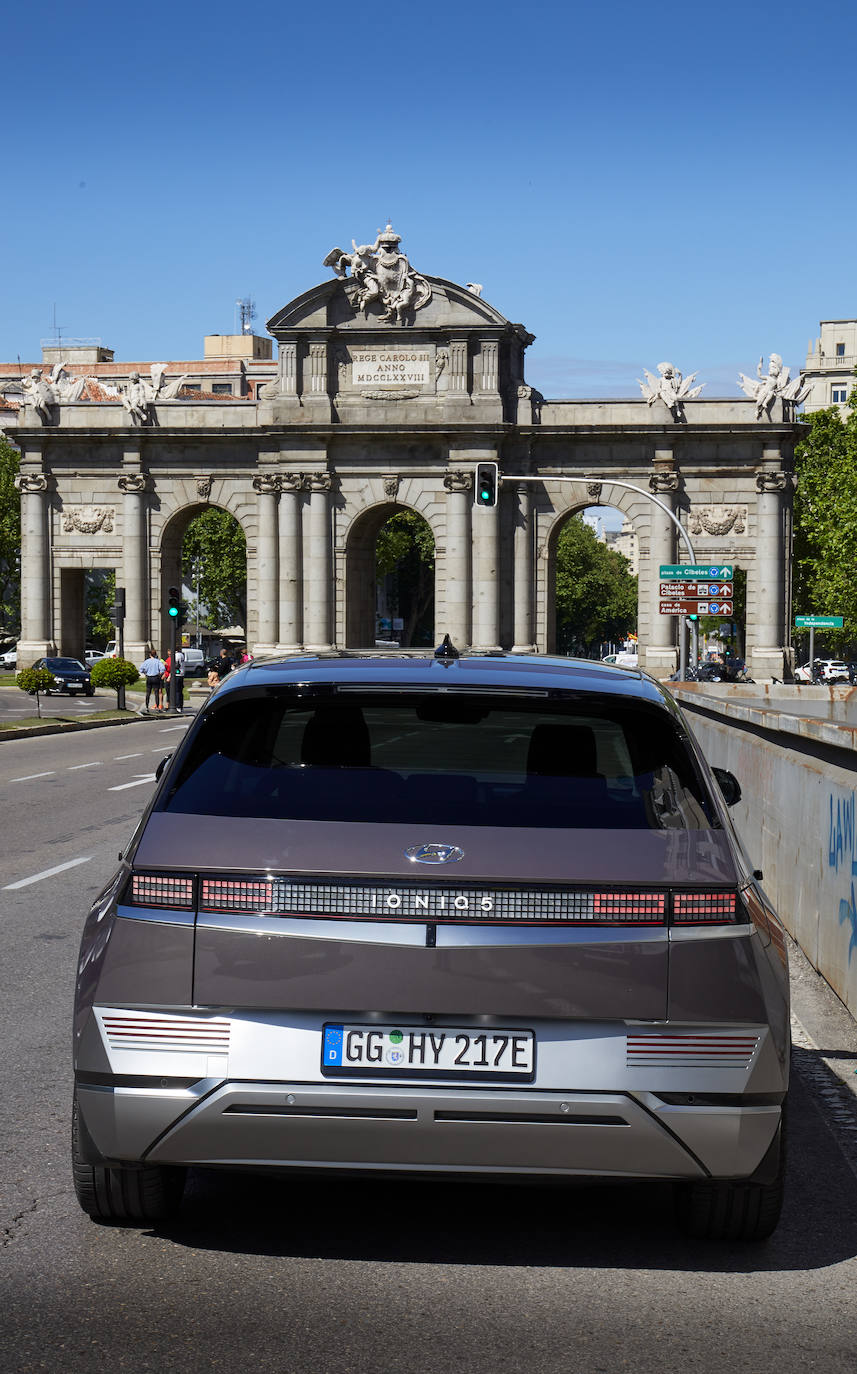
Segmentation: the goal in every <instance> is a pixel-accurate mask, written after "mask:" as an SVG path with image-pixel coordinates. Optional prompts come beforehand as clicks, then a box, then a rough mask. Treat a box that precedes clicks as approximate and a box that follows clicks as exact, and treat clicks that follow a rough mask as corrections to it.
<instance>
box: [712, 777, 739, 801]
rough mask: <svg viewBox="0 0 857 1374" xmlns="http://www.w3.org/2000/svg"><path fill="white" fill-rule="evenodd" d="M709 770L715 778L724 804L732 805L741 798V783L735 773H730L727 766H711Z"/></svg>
mask: <svg viewBox="0 0 857 1374" xmlns="http://www.w3.org/2000/svg"><path fill="white" fill-rule="evenodd" d="M711 771H712V773H713V774H714V776H715V778H716V779H717V782H718V785H719V787H720V791H721V792H722V793H723V800H724V801H725V803H726V805H727V806H734V805H735V803H736V802H739V801H740V800H741V784H740V783H739V781H738V779H737V778H736V776H735V774H734V773H730V772H729V769H728V768H712V770H711Z"/></svg>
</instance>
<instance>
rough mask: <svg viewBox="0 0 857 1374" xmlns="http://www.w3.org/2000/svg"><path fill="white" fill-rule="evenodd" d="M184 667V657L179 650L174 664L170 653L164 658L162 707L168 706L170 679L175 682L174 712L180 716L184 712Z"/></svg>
mask: <svg viewBox="0 0 857 1374" xmlns="http://www.w3.org/2000/svg"><path fill="white" fill-rule="evenodd" d="M184 665H185V656H184V654H183V652H182V650H181V649H176V656H175V663H174V662H173V656H172V654H171V653H168V654H165V656H164V705H165V706H169V704H170V694H169V683H170V680H171V679H172V678H175V680H176V690H175V705H176V710H177V711H178V712H179V714H180V715H181V713H182V711H183V710H184Z"/></svg>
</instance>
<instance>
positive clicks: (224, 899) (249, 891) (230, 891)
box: [199, 878, 274, 911]
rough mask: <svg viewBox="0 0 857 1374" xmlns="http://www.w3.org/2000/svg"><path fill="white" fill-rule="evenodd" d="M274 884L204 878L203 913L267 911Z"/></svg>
mask: <svg viewBox="0 0 857 1374" xmlns="http://www.w3.org/2000/svg"><path fill="white" fill-rule="evenodd" d="M273 896H274V884H273V883H271V882H268V881H266V880H265V879H260V880H258V881H256V880H253V879H233V878H203V880H202V890H201V892H200V898H199V905H200V908H201V909H202V910H203V911H265V910H266V909H268V908H269V907H270V906H271V904H272V902H273Z"/></svg>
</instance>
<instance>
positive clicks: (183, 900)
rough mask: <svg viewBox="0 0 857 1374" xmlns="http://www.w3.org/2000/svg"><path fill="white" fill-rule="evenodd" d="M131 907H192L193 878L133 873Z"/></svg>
mask: <svg viewBox="0 0 857 1374" xmlns="http://www.w3.org/2000/svg"><path fill="white" fill-rule="evenodd" d="M129 900H130V904H131V905H132V906H162V907H181V908H183V909H188V908H192V907H193V878H172V877H167V876H165V875H164V874H161V873H135V874H134V876H133V878H132V879H131V891H130V897H129Z"/></svg>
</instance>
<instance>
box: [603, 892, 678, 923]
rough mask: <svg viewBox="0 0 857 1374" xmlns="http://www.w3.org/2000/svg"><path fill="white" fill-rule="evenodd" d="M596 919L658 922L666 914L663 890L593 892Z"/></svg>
mask: <svg viewBox="0 0 857 1374" xmlns="http://www.w3.org/2000/svg"><path fill="white" fill-rule="evenodd" d="M592 905H593V916H594V918H595V920H596V921H632V922H633V921H639V922H648V921H653V922H657V923H660V922H662V921H663V919H664V916H665V914H666V894H665V893H663V892H593V894H592Z"/></svg>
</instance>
